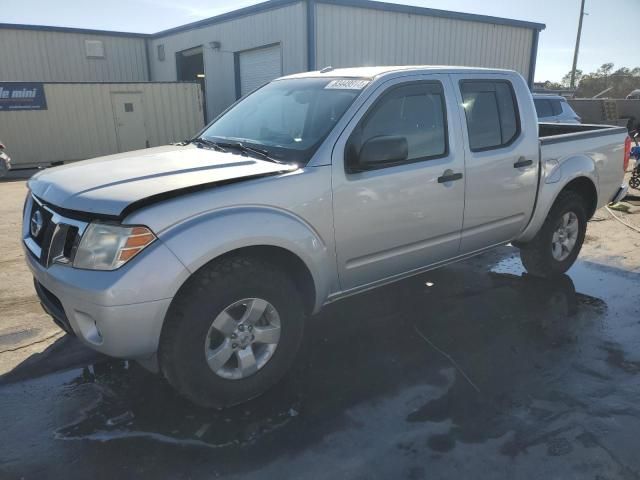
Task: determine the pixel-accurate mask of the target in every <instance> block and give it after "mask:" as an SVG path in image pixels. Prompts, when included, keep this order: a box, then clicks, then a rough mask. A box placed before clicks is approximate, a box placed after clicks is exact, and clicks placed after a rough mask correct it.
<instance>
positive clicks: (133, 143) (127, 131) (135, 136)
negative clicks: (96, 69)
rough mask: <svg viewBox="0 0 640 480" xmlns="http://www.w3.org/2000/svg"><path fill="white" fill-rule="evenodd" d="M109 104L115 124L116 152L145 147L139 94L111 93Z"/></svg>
mask: <svg viewBox="0 0 640 480" xmlns="http://www.w3.org/2000/svg"><path fill="white" fill-rule="evenodd" d="M111 103H112V105H113V114H114V117H115V122H116V136H117V138H118V151H120V152H127V151H129V150H138V149H141V148H145V147H147V146H148V145H147V130H146V128H145V125H144V112H143V110H142V108H143V106H142V94H141V93H112V94H111Z"/></svg>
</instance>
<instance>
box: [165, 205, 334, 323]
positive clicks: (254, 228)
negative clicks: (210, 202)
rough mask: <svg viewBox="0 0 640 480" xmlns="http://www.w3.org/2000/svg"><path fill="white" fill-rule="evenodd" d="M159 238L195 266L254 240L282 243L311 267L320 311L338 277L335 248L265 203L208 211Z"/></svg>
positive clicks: (300, 222) (296, 219) (304, 224)
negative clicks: (334, 254)
mask: <svg viewBox="0 0 640 480" xmlns="http://www.w3.org/2000/svg"><path fill="white" fill-rule="evenodd" d="M160 240H161V241H163V242H164V243H165V244H166V245H167V247H168V248H169V249H170V250H171V251H172V252H173V253H174V254H175V255H176V257H178V259H179V260H180V261H181V262H182V263H183V264H184V265H185V267H186V268H187V269H188V270H189V271H190V272H191V273H193V272H195V271H196V270H198V269H199V268H200V267H202V266H203V265H205V264H206V263H208V262H210V261H211V260H213V259H215V258H217V257H219V256H221V255H224V254H225V253H229V252H231V251H234V250H237V249H240V248H244V247H252V246H273V247H280V248H283V249H285V250H288V251H289V252H291V253H293V254H295V255H296V256H298V258H300V259H301V260H302V261H303V262H304V264H305V265H306V266H307V269H308V270H309V272H310V273H311V276H312V278H313V281H314V286H315V293H316V295H315V298H316V302H315V308H314V311H317V310H318V309H319V308H320V306H322V304H323V303H324V301H325V300H326V298H327V297H328V295H329V293H330V291H331V290H332V286H333V284H334V283H335V282H337V272H336V262H335V258H333V252H332V250H331V249H329V248H327V245H326V243H325V241H323V239H322V238H321V236H320V235H319V234H318V232H316V231H315V230H314V229H313V228H312V227H311V226H310V225H309V224H308V223H307V222H305V221H304V220H303V219H302V218H300V217H298V216H297V215H295V214H293V213H291V212H288V211H286V210H282V209H278V208H275V207H267V206H262V205H259V206H241V207H237V206H236V207H229V208H223V209H218V210H213V211H209V212H206V213H203V214H201V215H197V216H195V217H192V218H189V219H188V220H186V221H185V222H182V223H180V224H178V225H175V226H173V227H171V228H170V229H168V230H166V231H164V232H162V234H161V235H160Z"/></svg>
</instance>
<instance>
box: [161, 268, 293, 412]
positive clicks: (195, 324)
mask: <svg viewBox="0 0 640 480" xmlns="http://www.w3.org/2000/svg"><path fill="white" fill-rule="evenodd" d="M304 317H305V314H304V308H303V305H302V300H301V297H300V295H299V293H298V291H297V289H296V287H295V285H294V283H293V282H292V281H291V279H290V278H289V276H287V275H286V273H284V272H283V271H281V270H279V269H278V268H277V267H276V266H275V265H271V264H269V263H266V262H264V261H262V260H260V259H256V258H249V257H235V258H227V259H223V260H220V261H214V262H212V263H211V264H209V265H207V266H205V267H203V268H202V269H201V270H199V271H198V272H196V273H195V274H194V275H193V277H192V278H191V279H189V281H188V282H187V284H185V286H184V287H183V288H182V289H181V291H180V292H179V294H178V296H177V297H176V298H175V299H174V302H173V303H172V305H171V308H170V309H169V312H168V313H167V318H166V320H165V326H164V328H163V332H162V335H161V339H160V349H159V360H160V368H161V370H162V372H163V374H164V376H165V378H166V379H167V380H168V381H169V383H170V384H171V385H172V386H173V387H174V388H176V390H178V392H180V393H181V394H182V395H184V396H186V397H188V398H189V399H191V400H192V401H193V402H194V403H197V404H199V405H202V406H206V407H219V408H220V407H227V406H231V405H235V404H238V403H242V402H244V401H247V400H250V399H251V398H253V397H256V396H258V395H260V394H261V393H263V392H265V391H266V390H267V389H268V388H269V387H271V386H272V385H274V384H275V383H276V382H277V381H278V380H280V378H282V376H283V375H284V374H285V373H286V372H287V370H288V369H289V367H290V366H291V364H292V363H293V361H294V359H295V356H296V353H297V350H298V347H299V345H300V342H301V339H302V333H303V326H304V319H305V318H304Z"/></svg>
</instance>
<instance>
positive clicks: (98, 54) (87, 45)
mask: <svg viewBox="0 0 640 480" xmlns="http://www.w3.org/2000/svg"><path fill="white" fill-rule="evenodd" d="M84 51H85V54H86V55H87V58H104V43H102V40H85V41H84Z"/></svg>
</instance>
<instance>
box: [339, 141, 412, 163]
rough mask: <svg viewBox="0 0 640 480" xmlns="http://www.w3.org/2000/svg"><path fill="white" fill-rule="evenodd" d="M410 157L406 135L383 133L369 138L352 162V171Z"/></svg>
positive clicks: (401, 160)
mask: <svg viewBox="0 0 640 480" xmlns="http://www.w3.org/2000/svg"><path fill="white" fill-rule="evenodd" d="M408 157H409V144H408V143H407V139H406V138H405V137H400V136H397V135H381V136H379V137H373V138H370V139H369V140H367V141H366V142H365V143H364V145H363V146H362V148H361V149H360V153H359V154H358V155H357V156H356V158H355V159H354V160H356V161H355V162H351V163H352V165H350V167H351V168H350V170H351V171H360V170H367V169H375V168H382V167H384V166H389V165H393V164H394V163H398V162H403V161H405V160H406V159H407V158H408Z"/></svg>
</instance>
